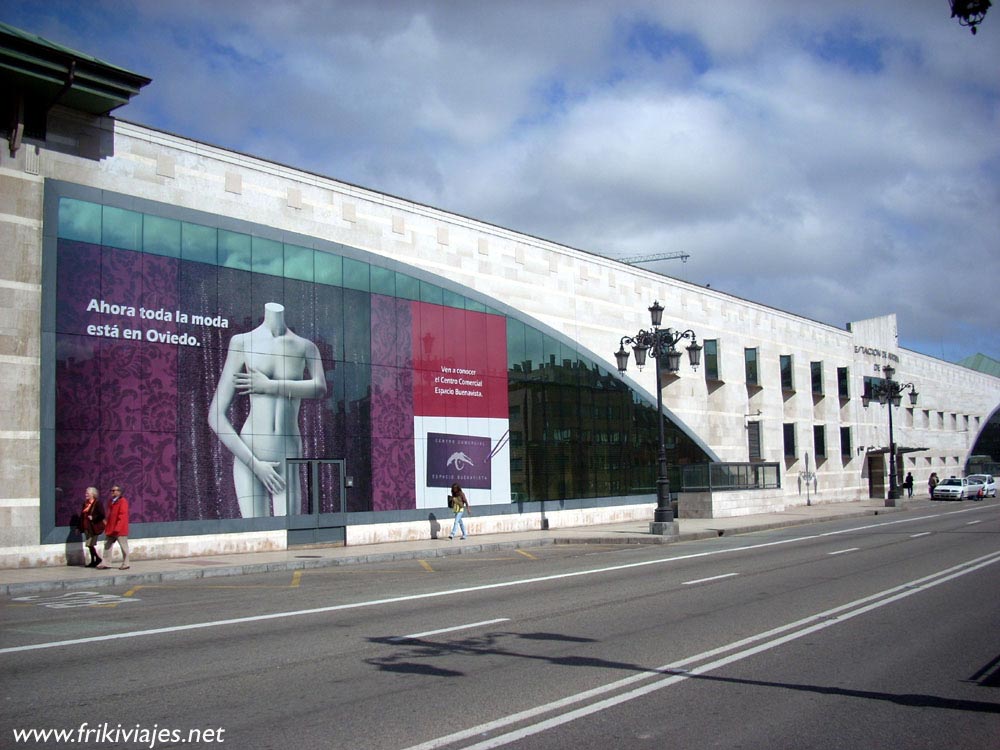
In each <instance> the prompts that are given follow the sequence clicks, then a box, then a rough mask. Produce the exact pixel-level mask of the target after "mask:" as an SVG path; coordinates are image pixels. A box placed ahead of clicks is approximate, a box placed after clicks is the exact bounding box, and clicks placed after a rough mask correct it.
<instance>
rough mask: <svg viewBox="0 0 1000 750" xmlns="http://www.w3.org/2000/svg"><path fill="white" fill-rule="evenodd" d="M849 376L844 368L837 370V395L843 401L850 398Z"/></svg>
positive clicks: (848, 372)
mask: <svg viewBox="0 0 1000 750" xmlns="http://www.w3.org/2000/svg"><path fill="white" fill-rule="evenodd" d="M850 383H851V375H850V371H849V370H848V369H847V368H846V367H838V368H837V393H838V394H840V397H841V398H842V399H844V400H845V401H846V400H847V399H849V398H850V397H851V385H850Z"/></svg>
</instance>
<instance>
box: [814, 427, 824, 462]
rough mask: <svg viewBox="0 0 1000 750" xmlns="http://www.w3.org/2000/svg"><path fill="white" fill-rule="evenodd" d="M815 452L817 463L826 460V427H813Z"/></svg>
mask: <svg viewBox="0 0 1000 750" xmlns="http://www.w3.org/2000/svg"><path fill="white" fill-rule="evenodd" d="M813 450H815V451H816V463H819V462H820V461H825V460H826V427H825V426H823V425H821V424H816V425H813Z"/></svg>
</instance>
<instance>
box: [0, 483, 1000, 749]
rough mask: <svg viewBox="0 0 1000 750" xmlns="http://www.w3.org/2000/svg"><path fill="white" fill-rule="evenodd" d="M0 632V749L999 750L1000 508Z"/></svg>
mask: <svg viewBox="0 0 1000 750" xmlns="http://www.w3.org/2000/svg"><path fill="white" fill-rule="evenodd" d="M0 610H2V620H0V622H2V629H0V660H2V661H0V669H2V674H3V675H4V678H3V685H2V688H0V691H2V696H3V698H2V704H0V705H2V707H3V708H2V710H0V730H2V731H0V747H32V746H35V747H125V748H132V747H135V748H138V747H145V748H154V747H155V748H159V747H202V746H209V745H212V744H220V743H219V742H218V740H222V743H221V744H222V746H223V747H230V748H234V747H235V748H241V749H242V748H307V749H308V748H344V749H345V750H346V749H350V750H353V749H354V748H365V749H367V748H372V749H374V750H381V749H383V748H384V749H386V750H389V749H392V750H401V749H407V750H415V749H416V748H421V750H423V749H425V748H426V749H427V750H430V748H488V747H511V748H523V749H527V748H531V749H532V750H536V749H539V748H553V749H554V748H560V749H562V748H569V747H573V748H607V747H628V748H633V747H636V748H642V747H650V748H663V747H676V748H685V749H686V750H687V749H690V748H762V747H768V748H770V747H774V748H799V747H801V748H806V747H808V748H844V747H848V748H852V749H856V748H868V747H880V748H881V747H896V748H941V747H947V748H949V749H952V750H957V749H958V748H976V749H977V750H979V749H981V748H994V747H1000V505H998V504H997V503H996V502H984V503H948V504H942V505H941V506H940V507H935V508H934V509H932V510H931V511H922V512H903V513H896V514H892V515H889V516H884V517H883V516H879V517H876V518H867V519H853V520H849V521H839V522H833V523H825V524H817V525H813V526H800V527H795V528H791V529H783V530H779V531H770V532H760V533H757V534H751V535H744V536H739V537H722V538H718V539H712V540H706V541H701V542H691V543H684V544H676V545H670V546H668V547H647V546H628V547H620V546H602V547H597V546H593V545H576V546H574V545H557V546H551V547H545V548H541V549H538V550H532V551H531V552H525V551H515V550H511V551H510V552H509V553H505V554H503V555H497V554H469V555H461V556H456V557H446V558H434V559H433V560H429V561H413V562H407V563H394V564H382V565H358V566H354V567H350V568H326V569H321V570H311V571H305V572H297V573H287V572H286V573H280V574H279V573H275V574H272V575H266V576H255V577H244V578H237V579H232V578H226V579H218V580H214V581H213V580H212V579H202V580H198V581H192V582H184V583H178V584H172V585H157V586H152V585H147V586H135V587H133V588H132V589H128V590H115V589H106V590H102V591H101V592H96V593H93V594H86V593H80V592H72V593H64V594H50V595H39V596H35V597H17V598H14V599H8V600H6V601H4V602H2V604H0ZM26 729H36V730H44V729H59V730H65V731H67V732H70V733H71V738H67V739H72V740H73V741H72V742H69V741H64V742H57V741H55V740H54V738H52V737H50V738H49V741H47V742H39V741H35V740H29V741H26V742H21V743H16V740H15V735H14V730H26ZM190 730H195V731H196V732H202V731H205V732H206V733H207V734H206V735H202V736H200V737H199V736H198V735H194V734H192V735H191V736H190V739H191V740H192V741H187V740H188V739H189V734H188V733H189V731H190ZM206 737H207V738H208V739H209V740H211V741H210V742H206V741H202V742H197V741H195V740H198V739H199V738H200V739H202V740H204V739H205V738H206ZM81 740H82V741H81ZM111 740H118V742H117V744H115V743H114V742H112V741H111Z"/></svg>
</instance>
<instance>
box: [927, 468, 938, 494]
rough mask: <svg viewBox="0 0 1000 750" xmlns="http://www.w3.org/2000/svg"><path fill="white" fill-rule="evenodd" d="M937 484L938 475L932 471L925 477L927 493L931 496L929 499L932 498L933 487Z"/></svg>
mask: <svg viewBox="0 0 1000 750" xmlns="http://www.w3.org/2000/svg"><path fill="white" fill-rule="evenodd" d="M937 486H938V475H937V472H936V471H932V472H931V475H930V477H929V478H928V479H927V494H928V495H930V496H931V500H933V499H934V488H935V487H937Z"/></svg>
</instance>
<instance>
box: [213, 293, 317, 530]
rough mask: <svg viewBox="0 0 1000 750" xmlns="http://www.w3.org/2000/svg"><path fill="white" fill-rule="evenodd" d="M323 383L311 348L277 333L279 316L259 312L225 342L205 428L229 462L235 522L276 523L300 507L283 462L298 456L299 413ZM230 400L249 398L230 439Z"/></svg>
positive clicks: (270, 307) (288, 333)
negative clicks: (257, 320) (261, 519)
mask: <svg viewBox="0 0 1000 750" xmlns="http://www.w3.org/2000/svg"><path fill="white" fill-rule="evenodd" d="M325 395H326V378H325V376H324V373H323V362H322V359H321V358H320V355H319V349H318V348H317V347H316V345H315V344H314V343H313V342H311V341H309V340H307V339H304V338H302V337H301V336H299V335H298V334H297V333H294V332H293V331H292V330H290V329H289V328H288V326H287V325H285V308H284V306H283V305H279V304H278V303H277V302H268V303H267V304H266V305H264V320H263V321H262V322H261V324H260V325H259V326H257V327H256V328H254V329H253V330H252V331H248V332H247V333H237V334H235V335H233V337H232V338H231V339H230V341H229V351H228V352H227V353H226V361H225V364H224V365H223V368H222V375H221V377H220V378H219V384H218V386H217V387H216V389H215V396H214V397H213V398H212V404H211V406H209V412H208V424H209V426H210V427H211V428H212V430H213V431H214V432H215V434H216V435H218V436H219V440H220V441H221V442H222V444H223V445H224V446H226V448H227V449H228V450H229V452H230V453H232V454H233V456H234V458H235V460H234V461H233V482H234V484H235V486H236V497H237V500H238V501H239V505H240V514H241V515H242V516H243V518H253V517H257V516H268V515H271V513H272V508H273V514H274V515H276V516H283V515H285V514H286V513H295V512H297V511H298V509H299V507H300V504H301V489H300V487H299V483H298V481H289V478H288V476H287V474H286V464H285V459H288V458H298V457H300V456H301V455H302V434H301V432H300V431H299V406H300V404H301V403H302V399H304V398H323V396H325ZM237 396H249V397H250V413H249V414H248V415H247V419H246V421H245V422H244V423H243V426H242V427H241V428H240V430H239V432H238V433H237V431H236V427H235V426H234V425H233V424H232V422H230V421H229V416H228V411H229V407H230V406H231V405H232V403H233V401H234V399H235V398H236V397H237Z"/></svg>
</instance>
